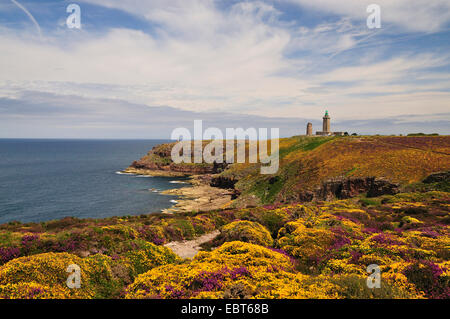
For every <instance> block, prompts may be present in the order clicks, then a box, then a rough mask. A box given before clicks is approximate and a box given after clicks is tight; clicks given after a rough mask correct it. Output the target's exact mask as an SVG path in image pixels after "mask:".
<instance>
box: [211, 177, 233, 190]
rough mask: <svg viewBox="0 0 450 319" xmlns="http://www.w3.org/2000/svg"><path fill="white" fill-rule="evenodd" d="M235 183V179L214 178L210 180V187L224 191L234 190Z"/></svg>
mask: <svg viewBox="0 0 450 319" xmlns="http://www.w3.org/2000/svg"><path fill="white" fill-rule="evenodd" d="M236 183H237V180H236V179H233V178H228V177H222V176H215V177H213V178H212V179H211V182H210V185H211V186H212V187H218V188H224V189H234V185H235V184H236Z"/></svg>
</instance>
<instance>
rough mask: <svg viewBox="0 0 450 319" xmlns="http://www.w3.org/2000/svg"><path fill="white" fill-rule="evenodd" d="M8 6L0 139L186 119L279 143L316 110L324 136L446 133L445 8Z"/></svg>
mask: <svg viewBox="0 0 450 319" xmlns="http://www.w3.org/2000/svg"><path fill="white" fill-rule="evenodd" d="M15 2H16V3H14V1H11V0H0V138H2V137H6V138H9V137H50V138H51V137H67V138H167V137H169V136H170V132H171V131H172V130H173V129H175V128H177V127H180V126H186V127H188V128H189V127H190V126H192V124H193V120H194V119H203V120H204V121H205V122H206V123H209V124H210V125H214V126H218V127H236V126H237V125H238V124H239V126H240V127H244V128H248V127H252V126H257V127H280V129H281V133H282V135H284V136H288V135H294V134H303V133H304V131H305V127H306V123H307V122H308V121H311V122H312V123H313V124H314V130H320V119H321V117H322V116H323V113H324V111H325V110H329V112H330V114H331V116H332V129H334V130H336V131H349V132H357V133H360V134H377V133H380V134H400V133H402V134H405V133H408V132H419V131H420V132H427V133H433V132H437V133H441V134H449V133H450V132H449V127H450V125H449V124H450V59H449V54H450V53H449V52H450V2H449V1H447V0H431V1H427V2H424V1H422V0H379V1H374V0H371V1H364V0H346V1H345V0H344V1H335V0H316V1H309V0H308V1H306V0H271V1H236V0H233V1H231V0H230V1H218V0H216V1H213V0H148V1H143V0H82V1H56V0H55V1H50V0H46V1H31V0H16V1H15ZM71 3H76V4H78V5H79V6H80V7H81V23H82V28H81V29H69V28H67V25H66V18H67V17H68V15H69V14H68V13H66V7H67V6H68V5H69V4H71ZM371 3H377V4H379V5H380V7H381V21H382V27H381V28H380V29H369V28H368V27H367V24H366V19H367V16H368V15H369V14H368V13H367V12H366V8H367V6H368V5H369V4H371ZM18 4H19V5H18ZM20 6H22V7H24V8H25V9H26V10H27V12H28V14H27V13H26V12H24V10H23V9H22V8H20ZM30 15H31V16H32V17H33V19H34V20H35V21H36V23H37V24H38V25H36V23H34V21H32V19H31V18H30Z"/></svg>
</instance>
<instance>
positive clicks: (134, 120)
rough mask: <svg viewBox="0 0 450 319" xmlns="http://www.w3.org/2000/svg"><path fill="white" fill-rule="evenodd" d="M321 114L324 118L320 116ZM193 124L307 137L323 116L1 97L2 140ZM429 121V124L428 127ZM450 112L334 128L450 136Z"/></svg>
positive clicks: (151, 132) (166, 133)
mask: <svg viewBox="0 0 450 319" xmlns="http://www.w3.org/2000/svg"><path fill="white" fill-rule="evenodd" d="M322 115H323V114H322ZM194 120H203V129H206V128H208V127H217V128H219V129H221V130H222V131H223V132H225V129H226V128H228V127H229V128H239V127H241V128H244V129H247V128H250V127H254V128H268V129H269V128H280V134H281V136H284V137H287V136H293V135H299V134H304V132H305V130H306V123H308V122H312V123H313V124H314V129H315V130H319V128H320V127H321V117H317V118H312V117H301V116H298V117H290V118H283V117H276V116H275V117H263V116H252V115H242V114H233V113H229V112H201V113H199V112H192V111H183V110H179V109H176V108H172V107H168V106H155V107H149V106H147V105H140V104H133V103H129V102H127V101H121V100H112V99H92V98H80V97H79V96H72V95H56V94H48V93H41V92H34V91H24V92H22V94H21V95H20V96H19V97H17V98H16V99H9V98H0V136H2V137H24V138H25V137H30V136H32V137H35V138H51V137H55V136H57V137H59V138H165V139H169V138H170V135H171V132H172V130H174V129H175V128H178V127H185V128H188V129H189V130H191V131H192V130H193V123H194ZM424 122H425V125H424ZM449 124H450V113H445V114H437V115H436V116H434V117H429V118H425V119H424V118H423V117H421V116H413V115H403V116H401V117H385V118H384V119H382V120H380V119H367V120H344V121H342V120H335V117H334V114H332V129H333V130H336V131H348V132H350V133H353V132H357V133H360V134H364V133H366V134H375V133H378V134H383V133H384V134H392V133H395V134H399V133H403V134H404V133H407V132H413V131H414V132H419V131H425V132H427V133H433V132H437V133H446V131H445V129H443V128H445V127H449Z"/></svg>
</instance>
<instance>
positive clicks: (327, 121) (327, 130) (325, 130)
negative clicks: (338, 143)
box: [322, 111, 331, 135]
mask: <svg viewBox="0 0 450 319" xmlns="http://www.w3.org/2000/svg"><path fill="white" fill-rule="evenodd" d="M330 122H331V118H330V115H329V114H328V111H325V116H324V117H323V130H322V132H323V133H324V134H326V135H327V134H329V133H331V128H330Z"/></svg>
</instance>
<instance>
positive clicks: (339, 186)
mask: <svg viewBox="0 0 450 319" xmlns="http://www.w3.org/2000/svg"><path fill="white" fill-rule="evenodd" d="M398 192H399V185H398V184H394V183H391V182H389V181H388V180H386V179H383V178H375V177H354V178H342V177H341V178H335V179H331V180H328V181H325V182H324V183H323V184H322V185H321V186H320V187H318V188H317V189H316V190H315V191H304V192H301V194H300V195H299V199H300V200H302V201H312V200H314V199H317V200H326V201H330V200H333V199H335V198H338V199H346V198H352V197H355V196H357V195H359V194H362V193H367V197H377V196H381V195H394V194H397V193H398Z"/></svg>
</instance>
